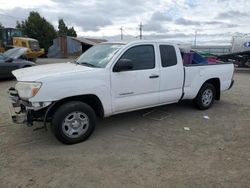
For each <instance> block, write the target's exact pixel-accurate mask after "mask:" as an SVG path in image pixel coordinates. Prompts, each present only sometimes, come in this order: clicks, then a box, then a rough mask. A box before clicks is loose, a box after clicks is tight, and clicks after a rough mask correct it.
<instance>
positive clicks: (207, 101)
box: [193, 83, 215, 110]
mask: <svg viewBox="0 0 250 188" xmlns="http://www.w3.org/2000/svg"><path fill="white" fill-rule="evenodd" d="M214 99H215V88H214V86H213V85H212V84H209V83H205V84H203V86H202V87H201V89H200V91H199V93H198V95H197V96H196V98H195V99H194V100H193V102H194V104H195V106H196V107H197V108H198V109H200V110H207V109H209V108H210V107H211V106H212V105H213V103H214Z"/></svg>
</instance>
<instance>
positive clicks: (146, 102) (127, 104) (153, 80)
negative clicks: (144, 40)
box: [111, 44, 160, 113]
mask: <svg viewBox="0 0 250 188" xmlns="http://www.w3.org/2000/svg"><path fill="white" fill-rule="evenodd" d="M120 59H127V60H130V61H131V62H132V64H133V68H132V69H131V70H127V71H122V72H114V70H112V72H111V95H112V111H113V113H120V112H125V111H130V110H135V109H140V108H144V107H148V106H154V105H156V104H158V103H159V84H160V81H159V67H158V66H157V64H156V57H155V47H154V45H151V44H150V45H138V46H134V47H131V48H129V49H128V50H127V51H126V52H125V53H124V54H123V55H122V56H121V57H120Z"/></svg>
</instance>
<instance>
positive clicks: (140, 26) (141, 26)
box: [139, 23, 143, 40]
mask: <svg viewBox="0 0 250 188" xmlns="http://www.w3.org/2000/svg"><path fill="white" fill-rule="evenodd" d="M142 28H143V25H142V23H140V25H139V30H140V40H142Z"/></svg>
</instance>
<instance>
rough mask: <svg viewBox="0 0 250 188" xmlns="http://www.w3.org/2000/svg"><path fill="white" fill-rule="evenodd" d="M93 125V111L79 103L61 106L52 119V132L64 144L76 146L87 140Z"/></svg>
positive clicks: (94, 120) (84, 104)
mask: <svg viewBox="0 0 250 188" xmlns="http://www.w3.org/2000/svg"><path fill="white" fill-rule="evenodd" d="M95 125H96V115H95V112H94V110H93V109H92V108H91V107H90V106H89V105H87V104H86V103H83V102H81V101H72V102H67V103H65V104H63V105H61V106H60V107H59V108H58V109H57V110H56V112H55V114H54V116H53V118H52V132H53V133H54V135H55V137H56V138H57V139H58V140H59V141H61V142H62V143H64V144H76V143H79V142H83V141H85V140H87V139H88V138H89V136H90V135H91V134H92V133H93V131H94V129H95Z"/></svg>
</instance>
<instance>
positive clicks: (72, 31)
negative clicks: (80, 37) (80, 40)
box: [67, 27, 77, 37]
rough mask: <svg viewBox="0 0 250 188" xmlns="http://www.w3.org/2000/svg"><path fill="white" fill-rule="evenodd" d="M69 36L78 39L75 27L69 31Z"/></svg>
mask: <svg viewBox="0 0 250 188" xmlns="http://www.w3.org/2000/svg"><path fill="white" fill-rule="evenodd" d="M67 35H68V36H71V37H77V34H76V31H75V29H74V27H71V28H69V29H68V32H67Z"/></svg>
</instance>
